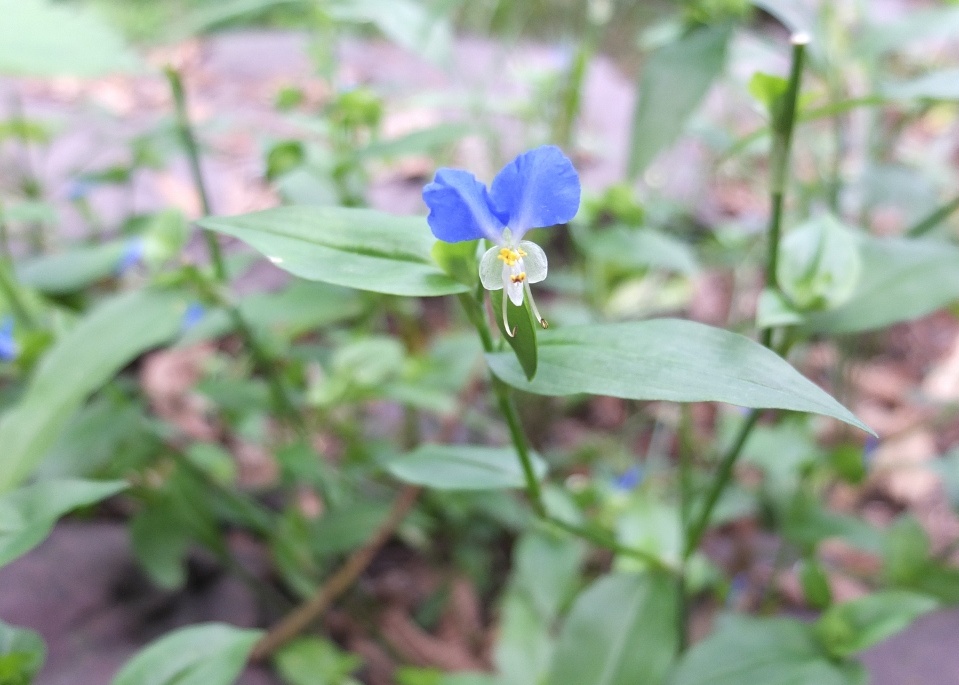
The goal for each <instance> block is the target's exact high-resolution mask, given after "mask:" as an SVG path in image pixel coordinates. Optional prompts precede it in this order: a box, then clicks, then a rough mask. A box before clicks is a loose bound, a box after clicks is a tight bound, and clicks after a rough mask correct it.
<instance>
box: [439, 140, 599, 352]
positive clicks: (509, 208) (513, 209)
mask: <svg viewBox="0 0 959 685" xmlns="http://www.w3.org/2000/svg"><path fill="white" fill-rule="evenodd" d="M579 198H580V185H579V175H578V174H577V173H576V169H575V168H574V167H573V163H572V162H570V161H569V159H568V158H567V157H566V155H564V154H563V152H562V150H560V149H559V148H558V147H556V146H554V145H546V146H543V147H538V148H535V149H533V150H530V151H529V152H524V153H523V154H521V155H520V156H519V157H517V158H516V159H514V160H513V161H512V162H510V163H509V164H507V165H506V166H505V167H504V168H503V170H502V171H500V172H499V174H497V175H496V178H495V179H493V183H492V184H491V185H490V187H489V189H487V188H486V186H485V185H483V184H482V183H480V182H479V181H478V180H476V177H475V176H474V175H473V174H471V173H469V172H468V171H464V170H462V169H439V170H438V171H437V172H436V178H435V180H434V181H433V182H432V183H430V184H429V185H427V186H426V187H425V188H423V200H424V201H425V202H426V206H427V207H429V208H430V214H429V216H428V217H427V218H426V220H427V221H428V222H429V225H430V229H431V230H432V231H433V235H435V236H436V237H437V238H439V239H440V240H443V241H445V242H447V243H458V242H461V241H463V240H476V239H478V238H486V239H488V240H490V241H492V242H493V243H495V244H496V247H494V248H492V249H490V250H488V251H487V252H486V254H484V255H483V258H482V260H480V267H479V274H480V280H481V281H482V283H483V287H484V288H486V289H487V290H500V289H505V290H506V294H507V296H508V297H509V299H510V300H511V301H512V302H513V304H515V305H517V306H519V305H522V304H523V297H524V295H525V296H526V297H528V298H529V303H530V305H531V306H532V308H533V314H535V316H536V318H537V319H538V320H539V322H540V324H541V325H542V326H543V328H546V326H547V323H546V320H545V319H544V318H543V317H542V316H540V314H539V310H538V309H537V308H536V303H535V302H533V293H532V291H530V288H529V285H530V283H539V282H540V281H542V280H543V279H545V278H546V253H544V252H543V250H542V249H541V248H540V247H539V246H538V245H537V244H536V243H532V242H530V241H528V240H523V235H524V234H525V233H526V231H528V230H530V229H532V228H542V227H546V226H554V225H556V224H563V223H566V222H567V221H569V220H570V219H572V218H573V217H574V216H576V212H577V211H578V210H579ZM503 323H504V325H505V328H506V331H507V333H510V335H512V334H513V333H514V332H515V331H514V332H510V328H509V324H508V323H507V322H506V298H505V297H504V298H503Z"/></svg>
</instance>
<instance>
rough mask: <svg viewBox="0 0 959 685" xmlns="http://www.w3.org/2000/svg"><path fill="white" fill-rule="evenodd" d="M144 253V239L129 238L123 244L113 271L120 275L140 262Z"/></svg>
mask: <svg viewBox="0 0 959 685" xmlns="http://www.w3.org/2000/svg"><path fill="white" fill-rule="evenodd" d="M145 253H146V241H145V240H144V239H143V238H140V237H137V238H131V239H130V240H128V241H127V242H126V245H124V246H123V254H121V255H120V261H118V262H117V265H116V268H114V273H116V275H117V276H122V275H123V274H125V273H126V272H127V271H129V270H130V269H132V268H133V267H134V266H136V265H137V264H139V263H140V260H142V259H143V255H144V254H145Z"/></svg>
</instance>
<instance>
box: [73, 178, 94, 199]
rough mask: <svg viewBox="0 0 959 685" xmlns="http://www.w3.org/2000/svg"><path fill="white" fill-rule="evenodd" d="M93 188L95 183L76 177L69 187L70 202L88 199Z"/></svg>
mask: <svg viewBox="0 0 959 685" xmlns="http://www.w3.org/2000/svg"><path fill="white" fill-rule="evenodd" d="M92 190H93V184H92V183H90V182H89V181H85V180H83V179H79V178H78V179H74V180H73V181H71V182H70V185H69V187H68V188H67V199H68V200H70V202H80V201H81V200H85V199H87V196H88V195H89V194H90V191H92Z"/></svg>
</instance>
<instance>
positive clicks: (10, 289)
mask: <svg viewBox="0 0 959 685" xmlns="http://www.w3.org/2000/svg"><path fill="white" fill-rule="evenodd" d="M0 293H2V294H3V296H4V297H5V298H6V299H7V301H8V302H9V303H10V309H12V310H13V317H14V319H15V320H16V322H17V324H18V325H20V326H23V327H24V328H26V329H29V330H32V329H35V328H36V327H37V322H36V320H35V319H34V318H33V315H32V314H31V313H30V309H29V307H27V305H26V303H25V302H24V301H23V295H22V294H21V292H20V288H19V287H18V286H17V282H16V279H15V278H14V276H13V263H12V262H10V261H7V260H6V259H0Z"/></svg>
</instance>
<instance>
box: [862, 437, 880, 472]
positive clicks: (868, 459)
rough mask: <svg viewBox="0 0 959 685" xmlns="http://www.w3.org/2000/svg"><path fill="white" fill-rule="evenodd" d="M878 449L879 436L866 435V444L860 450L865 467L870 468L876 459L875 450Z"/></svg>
mask: <svg viewBox="0 0 959 685" xmlns="http://www.w3.org/2000/svg"><path fill="white" fill-rule="evenodd" d="M878 449H879V438H877V437H876V436H875V435H867V436H866V444H865V446H864V447H863V450H862V461H863V463H864V464H865V465H866V468H867V469H869V468H872V465H873V462H874V461H875V460H876V452H877V450H878Z"/></svg>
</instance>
